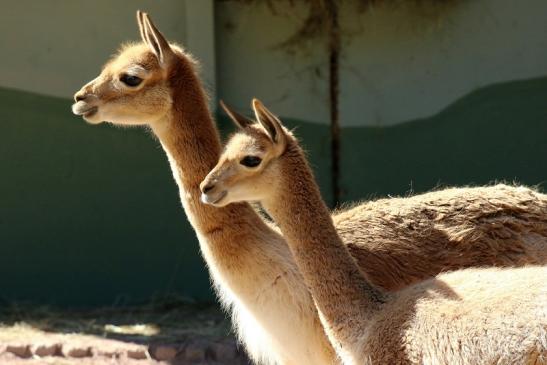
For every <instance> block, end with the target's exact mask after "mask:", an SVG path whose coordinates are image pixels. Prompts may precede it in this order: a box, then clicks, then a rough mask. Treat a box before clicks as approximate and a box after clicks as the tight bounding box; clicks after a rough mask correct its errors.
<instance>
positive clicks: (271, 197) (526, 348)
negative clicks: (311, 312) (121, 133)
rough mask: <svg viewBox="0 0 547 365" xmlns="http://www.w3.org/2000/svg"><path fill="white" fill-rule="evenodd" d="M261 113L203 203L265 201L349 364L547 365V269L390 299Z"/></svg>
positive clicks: (211, 179) (223, 163) (300, 161)
mask: <svg viewBox="0 0 547 365" xmlns="http://www.w3.org/2000/svg"><path fill="white" fill-rule="evenodd" d="M253 106H254V109H255V115H256V118H257V120H258V121H259V122H260V125H256V124H249V125H246V126H244V127H243V130H242V131H241V132H240V133H238V134H236V135H234V136H233V137H232V138H231V139H230V140H229V142H228V144H227V146H226V148H225V151H224V153H223V154H222V156H221V158H220V161H219V163H218V164H217V166H216V167H215V168H214V169H213V170H212V171H211V173H210V174H209V175H208V176H207V177H206V178H205V180H204V181H203V183H202V185H201V188H202V191H203V196H202V200H203V201H204V202H206V203H209V204H212V205H216V206H220V207H224V206H227V205H228V204H230V203H234V202H235V203H239V202H242V201H259V202H260V203H262V205H263V206H264V208H265V209H266V211H267V212H268V213H269V214H270V215H271V216H272V218H273V219H274V221H275V222H277V223H278V224H279V227H280V229H281V231H282V233H283V235H284V237H285V239H286V240H287V243H288V245H289V247H290V249H291V251H292V253H293V255H294V258H295V261H296V263H297V265H298V267H299V269H300V271H301V273H302V275H303V277H304V280H305V282H306V283H307V284H308V286H309V288H310V291H311V293H312V296H313V298H314V301H315V304H316V306H317V309H318V311H319V313H320V318H321V321H322V323H323V326H324V328H325V331H326V332H327V335H328V337H329V339H330V341H331V343H332V344H333V345H334V346H335V348H336V349H337V352H338V354H339V356H340V358H341V359H342V361H343V363H344V364H355V365H357V364H537V363H546V362H547V267H545V266H536V267H524V268H511V269H498V268H489V269H488V268H487V269H467V270H461V271H455V272H452V273H447V274H441V275H439V276H437V277H436V278H433V279H428V280H426V281H424V282H421V283H418V284H414V285H411V286H409V287H407V288H405V289H401V290H400V291H397V292H394V293H386V292H385V291H383V290H381V289H379V288H377V287H376V286H375V285H373V284H372V283H371V282H370V281H369V280H368V279H367V278H366V276H365V275H363V273H362V272H361V270H360V269H359V266H358V265H357V264H356V262H355V261H354V259H353V258H352V257H351V255H350V253H349V251H348V250H347V249H346V247H345V246H344V244H343V242H342V239H341V238H340V237H339V236H338V234H337V232H336V229H335V227H334V224H333V221H332V218H331V215H330V213H329V211H328V209H327V207H326V206H325V204H324V202H323V200H322V199H321V195H320V193H319V188H318V187H317V185H316V183H315V180H314V178H313V174H312V171H311V169H310V168H309V166H308V163H307V160H306V158H305V156H304V153H303V151H302V149H301V148H300V147H299V145H298V143H297V141H296V139H295V138H294V137H293V136H292V134H291V133H290V132H288V131H287V130H286V129H285V128H284V127H283V126H282V125H281V122H280V121H279V119H278V118H277V117H275V116H274V115H273V114H272V113H271V112H270V111H269V110H267V109H266V108H265V107H264V106H263V105H262V104H261V103H260V102H259V101H258V100H256V99H255V100H254V102H253ZM228 206H229V205H228ZM365 265H366V263H365ZM366 272H368V270H366Z"/></svg>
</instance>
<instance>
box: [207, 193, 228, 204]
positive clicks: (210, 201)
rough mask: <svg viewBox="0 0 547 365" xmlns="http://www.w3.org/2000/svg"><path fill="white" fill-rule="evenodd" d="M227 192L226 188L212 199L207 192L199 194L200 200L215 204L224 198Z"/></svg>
mask: <svg viewBox="0 0 547 365" xmlns="http://www.w3.org/2000/svg"><path fill="white" fill-rule="evenodd" d="M227 194H228V192H227V191H226V190H224V191H223V192H221V193H220V194H219V195H218V196H217V197H216V198H214V199H212V198H211V197H210V196H209V195H207V194H201V201H202V202H204V203H205V204H211V205H215V204H218V203H219V202H220V201H221V200H222V199H224V197H225V196H226V195H227Z"/></svg>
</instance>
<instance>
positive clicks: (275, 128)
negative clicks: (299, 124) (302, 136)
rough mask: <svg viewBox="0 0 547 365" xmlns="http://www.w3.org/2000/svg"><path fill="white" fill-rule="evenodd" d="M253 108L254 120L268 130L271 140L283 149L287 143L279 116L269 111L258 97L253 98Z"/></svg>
mask: <svg viewBox="0 0 547 365" xmlns="http://www.w3.org/2000/svg"><path fill="white" fill-rule="evenodd" d="M253 109H254V111H255V116H256V120H258V122H259V123H260V124H261V125H262V127H264V129H265V130H266V132H268V135H269V136H270V139H271V140H272V142H273V143H274V144H276V145H278V146H280V147H282V148H283V149H284V148H285V144H286V143H287V135H286V134H285V130H284V129H283V125H282V123H281V121H280V120H279V118H278V117H276V116H275V115H274V114H273V113H272V112H270V111H269V110H268V109H267V108H266V107H265V106H264V104H262V102H261V101H260V100H258V99H253Z"/></svg>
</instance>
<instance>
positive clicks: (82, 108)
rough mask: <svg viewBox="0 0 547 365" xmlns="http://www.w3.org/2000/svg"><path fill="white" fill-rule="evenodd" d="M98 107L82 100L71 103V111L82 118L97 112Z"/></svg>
mask: <svg viewBox="0 0 547 365" xmlns="http://www.w3.org/2000/svg"><path fill="white" fill-rule="evenodd" d="M98 109H99V108H98V107H97V106H90V105H87V104H86V103H84V102H82V101H79V102H77V103H75V104H73V105H72V112H73V113H74V114H76V115H81V116H83V117H84V118H87V117H91V116H92V115H93V114H95V113H97V110H98Z"/></svg>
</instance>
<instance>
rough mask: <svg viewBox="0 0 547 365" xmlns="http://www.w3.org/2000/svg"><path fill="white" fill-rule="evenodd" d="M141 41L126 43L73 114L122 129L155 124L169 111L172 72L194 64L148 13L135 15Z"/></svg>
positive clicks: (86, 88) (79, 96) (86, 89)
mask: <svg viewBox="0 0 547 365" xmlns="http://www.w3.org/2000/svg"><path fill="white" fill-rule="evenodd" d="M137 22H138V24H139V29H140V34H141V38H142V42H139V43H134V44H128V45H125V46H123V47H122V48H121V50H120V51H119V53H118V54H117V55H116V56H115V57H114V58H113V59H111V60H110V61H109V62H107V63H106V65H105V66H104V67H103V70H102V72H101V74H100V75H99V76H98V77H96V78H95V79H93V80H92V81H90V82H89V83H87V84H86V85H84V86H83V87H82V88H81V89H80V90H79V91H78V92H77V93H76V94H75V95H74V100H75V103H74V104H73V105H72V111H73V113H74V114H77V115H81V116H82V117H83V118H84V119H85V120H86V121H87V122H89V123H92V124H98V123H101V122H105V121H106V122H111V123H114V124H121V125H142V124H153V123H155V122H156V121H158V120H161V119H162V118H164V117H165V116H166V115H167V113H168V112H169V110H170V109H171V105H172V100H173V95H172V89H173V88H172V85H171V83H172V80H178V79H180V77H178V78H177V77H173V73H174V72H180V71H179V70H180V69H181V66H182V67H186V68H187V69H188V70H192V67H191V64H192V60H191V59H190V58H189V57H188V56H187V55H185V54H184V53H183V52H182V50H181V49H180V48H179V47H178V46H176V45H173V44H169V43H168V42H167V40H166V39H165V37H164V36H163V35H162V34H161V33H160V32H159V31H158V29H157V28H156V27H155V26H154V24H153V23H152V20H151V19H150V17H149V16H148V14H146V13H143V12H141V11H137Z"/></svg>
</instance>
